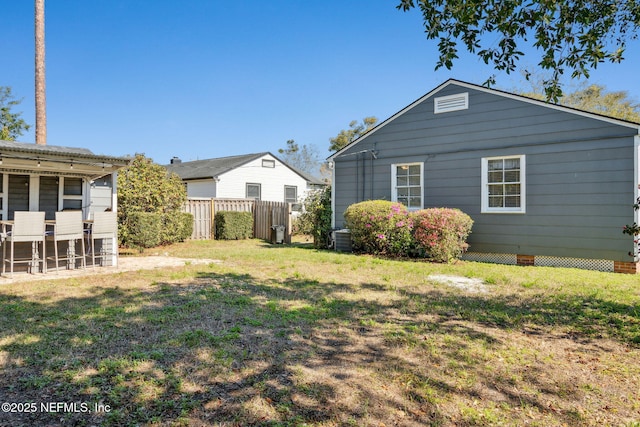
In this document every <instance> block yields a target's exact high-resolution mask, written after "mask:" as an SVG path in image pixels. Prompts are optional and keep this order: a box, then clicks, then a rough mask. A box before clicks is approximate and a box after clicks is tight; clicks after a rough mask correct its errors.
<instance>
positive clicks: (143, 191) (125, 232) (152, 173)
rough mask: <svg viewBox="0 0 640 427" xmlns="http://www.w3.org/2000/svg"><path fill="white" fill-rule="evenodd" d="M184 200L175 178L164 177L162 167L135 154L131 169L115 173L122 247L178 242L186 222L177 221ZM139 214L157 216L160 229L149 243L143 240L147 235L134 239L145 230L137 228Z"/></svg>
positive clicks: (172, 176)
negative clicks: (139, 231) (140, 230)
mask: <svg viewBox="0 0 640 427" xmlns="http://www.w3.org/2000/svg"><path fill="white" fill-rule="evenodd" d="M186 200H187V192H186V189H185V186H184V183H183V182H182V180H181V179H180V177H179V176H178V175H176V174H175V173H167V169H165V168H164V167H163V166H160V165H158V164H156V163H154V162H153V160H151V159H148V158H146V157H145V156H144V155H142V154H136V156H135V158H134V159H133V160H132V162H131V165H129V166H128V167H126V168H124V169H122V170H121V171H120V172H119V173H118V222H119V238H120V242H121V243H122V245H124V246H133V247H138V248H145V247H146V248H149V247H153V246H157V245H159V244H166V243H173V242H175V241H177V240H181V239H182V236H183V235H184V233H185V231H184V228H183V226H184V227H186V219H178V217H181V214H182V210H183V207H184V203H185V201H186ZM139 213H153V214H156V215H159V218H160V219H159V220H158V221H160V226H159V228H158V230H157V234H156V235H155V236H153V238H152V239H151V240H146V235H145V236H137V235H136V233H137V232H138V230H139V227H140V226H142V227H143V228H145V227H146V226H147V225H145V224H142V225H140V223H139V218H141V217H139V216H138V214H139ZM143 221H145V220H143ZM154 221H155V220H154ZM183 221H184V222H183ZM163 225H164V226H163ZM131 227H133V228H131ZM189 235H191V233H189ZM151 242H154V244H151Z"/></svg>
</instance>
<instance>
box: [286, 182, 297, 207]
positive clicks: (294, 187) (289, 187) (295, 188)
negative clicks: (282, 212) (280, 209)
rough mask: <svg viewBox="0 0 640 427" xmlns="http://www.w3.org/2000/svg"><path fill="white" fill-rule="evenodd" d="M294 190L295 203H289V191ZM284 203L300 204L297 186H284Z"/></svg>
mask: <svg viewBox="0 0 640 427" xmlns="http://www.w3.org/2000/svg"><path fill="white" fill-rule="evenodd" d="M291 188H293V189H294V190H295V192H296V197H295V201H293V202H288V201H287V190H288V189H291ZM284 201H285V202H288V203H297V202H298V186H297V185H285V186H284Z"/></svg>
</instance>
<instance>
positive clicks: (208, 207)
mask: <svg viewBox="0 0 640 427" xmlns="http://www.w3.org/2000/svg"><path fill="white" fill-rule="evenodd" d="M184 211H185V212H188V213H190V214H192V215H193V234H192V235H191V238H192V239H213V238H215V221H214V218H215V215H216V212H220V211H236V212H238V211H239V212H251V213H252V214H253V237H255V238H258V239H265V240H271V235H272V228H271V227H272V226H273V225H283V226H284V227H285V231H284V241H285V243H291V204H290V203H285V202H266V201H261V200H253V199H216V198H213V199H207V198H189V199H188V200H187V202H186V203H185V207H184Z"/></svg>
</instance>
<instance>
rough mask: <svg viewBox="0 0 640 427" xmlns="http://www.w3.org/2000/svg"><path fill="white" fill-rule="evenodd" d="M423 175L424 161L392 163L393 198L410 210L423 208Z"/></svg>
mask: <svg viewBox="0 0 640 427" xmlns="http://www.w3.org/2000/svg"><path fill="white" fill-rule="evenodd" d="M423 175H424V166H423V163H405V164H394V165H391V188H392V195H391V196H392V197H391V199H392V200H393V201H394V202H399V203H402V204H403V205H405V206H406V207H407V208H408V209H409V210H417V209H422V206H423V203H422V201H423V197H424V194H423V185H422V182H423Z"/></svg>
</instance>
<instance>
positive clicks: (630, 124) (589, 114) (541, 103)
mask: <svg viewBox="0 0 640 427" xmlns="http://www.w3.org/2000/svg"><path fill="white" fill-rule="evenodd" d="M450 85H456V86H460V87H464V88H467V89H473V90H478V91H480V92H485V93H491V94H494V95H498V96H503V97H505V98H510V99H515V100H518V101H523V102H527V103H530V104H534V105H538V106H541V107H546V108H551V109H554V110H558V111H563V112H566V113H571V114H577V115H580V116H583V117H588V118H592V119H596V120H601V121H604V122H607V123H612V124H615V125H618V126H624V127H629V128H632V129H636V130H638V133H639V134H640V123H635V122H631V121H627V120H622V119H616V118H614V117H610V116H606V115H604V114H598V113H592V112H590V111H585V110H580V109H577V108H573V107H567V106H564V105H560V104H552V103H549V102H545V101H541V100H539V99H535V98H531V97H528V96H524V95H518V94H515V93H511V92H506V91H503V90H499V89H493V88H488V87H485V86H480V85H477V84H473V83H468V82H463V81H461V80H456V79H449V80H447V81H445V82H444V83H442V84H441V85H439V86H437V87H436V88H435V89H432V90H431V91H430V92H428V93H426V94H425V95H423V96H421V97H420V98H418V99H417V100H415V101H413V102H412V103H411V104H409V105H407V106H406V107H404V108H403V109H402V110H400V111H398V112H397V113H395V114H393V115H392V116H391V117H389V118H388V119H386V120H384V121H383V122H381V123H380V124H379V125H377V126H376V127H374V128H373V129H371V130H370V131H369V132H367V133H365V134H364V135H362V136H360V137H359V138H358V139H356V140H354V141H352V142H351V143H350V144H348V145H346V146H344V147H343V148H341V149H340V150H338V151H336V152H335V153H333V154H332V155H330V156H329V157H327V159H328V160H332V159H334V158H335V157H337V156H338V155H339V154H341V153H342V152H344V151H346V150H348V149H350V148H351V147H353V146H354V145H356V144H357V143H359V142H360V141H362V140H364V139H365V138H368V137H369V136H371V135H372V134H374V133H375V132H377V131H378V130H380V129H382V128H383V127H384V126H386V125H387V124H388V123H390V122H392V121H393V120H395V119H396V118H397V117H399V116H401V115H403V114H404V113H406V112H407V111H409V110H411V109H413V108H414V107H416V106H417V105H419V104H421V103H422V102H424V101H425V100H427V99H428V98H430V97H432V96H433V95H435V94H437V93H438V92H440V91H441V90H443V89H444V88H446V87H447V86H450Z"/></svg>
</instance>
